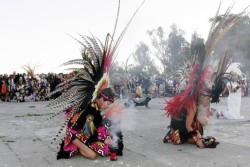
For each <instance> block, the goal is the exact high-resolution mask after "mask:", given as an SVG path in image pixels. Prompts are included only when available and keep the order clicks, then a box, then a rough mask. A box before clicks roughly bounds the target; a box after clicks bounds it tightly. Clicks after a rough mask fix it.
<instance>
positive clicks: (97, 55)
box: [49, 1, 143, 160]
mask: <svg viewBox="0 0 250 167" xmlns="http://www.w3.org/2000/svg"><path fill="white" fill-rule="evenodd" d="M142 4H143V3H142ZM142 4H141V5H142ZM140 7H141V6H140ZM140 7H139V8H140ZM139 8H138V9H137V10H136V11H135V13H134V15H133V16H132V18H131V19H130V21H129V23H128V24H127V26H126V27H125V28H124V30H123V31H122V33H121V34H120V36H119V37H118V39H117V40H116V41H114V35H115V30H116V26H117V22H118V17H119V9H120V1H119V5H118V12H117V18H116V23H115V28H114V32H113V34H112V36H111V35H110V34H108V35H107V37H106V41H105V44H102V43H101V41H100V40H99V39H98V38H96V37H94V36H93V35H92V36H85V35H80V36H81V37H82V39H83V41H84V42H81V41H79V40H77V39H76V40H77V41H78V42H79V43H80V44H81V45H82V46H83V50H82V59H76V60H70V61H68V62H66V63H64V64H63V66H65V65H72V64H75V65H82V66H83V67H82V68H69V69H68V70H72V71H75V73H76V75H75V76H73V77H72V78H70V79H69V81H68V82H67V89H68V90H67V91H66V92H64V93H62V95H61V96H60V97H58V98H57V99H55V100H54V101H53V102H51V103H50V104H49V106H50V107H64V108H65V110H66V111H67V120H66V122H65V125H66V136H65V138H64V140H63V142H62V143H61V148H60V151H59V152H58V155H57V159H61V158H69V157H71V156H72V155H73V154H74V153H80V154H81V155H83V156H84V157H86V158H89V159H95V158H96V157H97V155H98V154H99V155H101V156H105V155H108V154H110V155H111V157H110V159H111V160H116V154H114V153H113V152H112V153H111V150H110V149H111V148H112V147H111V146H112V144H111V143H112V142H113V143H114V142H115V141H114V139H113V137H114V136H112V134H116V133H112V130H111V129H109V123H110V122H108V123H107V122H105V123H104V122H103V118H104V116H105V118H110V119H116V118H117V117H111V116H108V115H109V114H111V113H119V111H120V110H121V108H120V107H119V106H118V105H115V104H114V105H113V103H114V101H115V93H114V91H113V89H112V88H110V87H108V86H109V72H110V70H111V69H112V64H113V62H114V59H115V57H116V49H117V47H118V45H119V43H120V41H121V40H122V37H123V36H124V34H125V32H126V30H127V28H128V25H129V24H130V23H131V21H132V19H133V17H134V16H135V14H136V13H137V12H138V10H139ZM64 87H65V85H64V84H62V85H59V87H58V89H57V90H56V91H54V92H52V94H53V93H56V92H58V91H61V90H63V88H64ZM106 110H109V112H107V111H106ZM108 113H109V114H108ZM103 115H104V116H103ZM112 115H113V114H112ZM114 115H115V114H114ZM118 115H120V114H118ZM117 119H120V117H118V118H117ZM63 128H64V126H63V127H62V128H61V130H62V129H63ZM59 133H61V131H59ZM119 134H120V133H119ZM119 137H120V140H118V142H122V134H120V136H119ZM112 139H113V141H112ZM54 140H56V138H54ZM118 145H119V144H118ZM119 146H122V147H123V144H122V143H121V144H120V145H119ZM116 149H117V148H116ZM119 149H120V150H121V149H122V148H118V150H119ZM120 155H122V153H121V152H120Z"/></svg>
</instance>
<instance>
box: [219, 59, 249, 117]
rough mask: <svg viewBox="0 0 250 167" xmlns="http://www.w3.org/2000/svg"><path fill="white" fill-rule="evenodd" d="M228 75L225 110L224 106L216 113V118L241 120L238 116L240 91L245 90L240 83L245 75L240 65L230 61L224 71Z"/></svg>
mask: <svg viewBox="0 0 250 167" xmlns="http://www.w3.org/2000/svg"><path fill="white" fill-rule="evenodd" d="M226 72H227V74H230V76H231V77H230V82H227V90H228V93H229V95H228V98H227V109H224V106H223V107H221V108H220V109H219V110H218V112H217V118H219V117H220V116H223V117H225V118H227V119H243V118H244V117H243V116H241V115H240V108H241V96H242V89H245V85H244V84H243V82H240V81H241V79H242V78H243V77H244V76H245V74H244V73H243V72H242V71H241V68H240V64H239V63H237V62H235V60H234V61H232V62H230V63H229V65H228V68H227V70H226Z"/></svg>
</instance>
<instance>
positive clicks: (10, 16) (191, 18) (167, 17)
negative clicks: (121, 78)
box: [0, 0, 250, 74]
mask: <svg viewBox="0 0 250 167" xmlns="http://www.w3.org/2000/svg"><path fill="white" fill-rule="evenodd" d="M141 2H142V0H121V8H120V17H119V22H118V28H117V34H119V33H120V32H121V31H122V29H123V28H124V27H125V25H126V24H127V23H128V21H129V19H130V18H131V16H132V15H133V13H134V11H135V10H136V8H137V7H138V6H139V5H140V4H141ZM219 2H220V1H219V0H174V1H173V0H146V2H145V3H144V5H143V6H142V8H141V9H140V11H139V13H138V14H137V15H136V17H135V18H134V20H133V21H132V23H131V25H130V26H129V29H128V31H127V33H126V35H125V37H124V38H123V41H122V42H121V44H120V47H119V50H118V51H119V53H118V57H117V59H118V60H119V61H120V62H122V61H124V60H126V57H128V56H129V55H130V54H132V53H133V52H134V51H135V48H136V46H137V45H138V44H139V42H140V41H145V42H146V41H147V40H148V36H147V34H146V31H147V30H152V29H156V28H157V27H159V26H162V27H163V28H164V30H165V31H166V32H168V31H169V27H170V26H171V24H173V23H175V24H176V25H177V26H178V27H179V28H181V29H183V30H184V31H185V32H186V33H187V34H186V39H187V40H189V41H190V38H191V34H192V33H193V32H194V31H197V32H198V33H199V34H201V36H202V37H203V38H204V39H206V38H207V34H208V31H209V28H210V24H209V22H208V19H209V18H211V17H213V16H214V15H215V12H216V10H217V8H218V6H219ZM232 2H233V1H231V0H224V1H222V8H221V12H220V13H224V12H225V10H226V8H227V7H228V6H229V5H231V4H232ZM117 4H118V0H0V20H1V23H0V56H1V59H0V74H4V73H7V74H11V73H12V72H13V71H16V72H24V71H23V70H22V68H21V67H22V65H27V64H30V65H31V66H37V69H36V71H35V72H36V73H48V72H61V70H62V68H58V66H59V65H60V64H61V63H63V62H65V61H67V60H70V59H73V58H81V55H80V49H81V46H80V45H79V44H78V43H77V42H76V41H75V40H73V39H72V38H71V37H70V36H73V37H76V38H78V39H80V38H79V36H78V35H77V34H78V33H79V34H84V35H90V34H93V35H95V36H97V37H98V38H99V39H100V40H102V41H103V42H104V40H105V37H106V34H107V33H108V32H109V33H112V32H113V27H114V22H115V17H116V12H117ZM249 4H250V2H248V1H247V0H238V1H236V4H235V7H234V10H233V13H239V12H240V11H242V10H243V9H244V8H245V7H247V5H249Z"/></svg>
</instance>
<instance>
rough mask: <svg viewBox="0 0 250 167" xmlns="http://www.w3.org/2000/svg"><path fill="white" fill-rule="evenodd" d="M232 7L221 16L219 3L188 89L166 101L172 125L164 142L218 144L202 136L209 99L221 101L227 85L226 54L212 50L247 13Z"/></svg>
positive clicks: (211, 146) (210, 146)
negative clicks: (238, 12)
mask: <svg viewBox="0 0 250 167" xmlns="http://www.w3.org/2000/svg"><path fill="white" fill-rule="evenodd" d="M232 7H233V5H232V6H230V7H229V8H228V9H227V11H226V13H225V14H224V15H223V16H219V15H218V13H219V9H220V6H219V8H218V11H217V12H216V15H215V17H214V20H213V22H212V25H211V29H210V32H209V36H208V39H207V41H206V44H205V53H204V55H203V56H202V57H199V60H198V61H196V62H195V63H194V65H193V66H192V71H191V73H190V74H189V79H188V84H187V86H186V89H185V91H184V92H182V93H180V94H178V95H176V96H174V97H173V98H172V99H170V101H168V102H167V104H166V107H165V110H166V114H167V116H169V117H171V125H170V126H169V128H170V130H169V131H168V133H167V135H166V136H165V137H164V139H163V142H164V143H166V142H168V141H172V143H173V144H181V143H185V142H189V143H193V144H196V145H197V146H198V147H199V148H204V147H209V148H215V147H216V146H217V144H218V142H216V140H215V138H214V137H210V138H203V137H202V136H203V128H202V127H203V126H204V125H205V124H207V121H208V117H207V116H208V115H209V114H210V107H209V105H210V102H212V103H214V102H215V103H218V102H219V97H220V94H221V93H222V91H223V90H224V88H225V81H224V80H227V78H226V77H225V76H224V73H225V68H224V66H225V61H226V58H227V54H226V53H225V55H223V56H221V55H215V54H214V53H213V52H214V50H215V49H216V46H217V44H218V42H220V40H221V39H222V38H223V37H224V36H225V34H226V33H227V32H228V31H229V30H230V29H231V28H232V27H233V26H234V25H235V24H237V23H238V22H239V21H240V20H241V18H243V17H244V15H245V14H246V13H245V10H244V11H243V12H242V13H240V14H238V15H231V14H230V11H231V9H232ZM201 110H205V111H206V112H207V114H206V115H207V116H206V115H203V116H202V117H200V118H198V115H199V112H201Z"/></svg>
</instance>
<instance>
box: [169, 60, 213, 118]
mask: <svg viewBox="0 0 250 167" xmlns="http://www.w3.org/2000/svg"><path fill="white" fill-rule="evenodd" d="M208 73H209V72H208V68H206V69H204V70H203V71H202V73H201V74H199V65H198V64H195V65H194V67H193V70H192V72H191V73H190V74H189V80H188V85H187V87H186V90H185V92H182V93H180V94H178V95H176V96H174V97H173V98H172V99H170V101H167V104H166V107H165V108H164V109H165V111H166V115H167V116H168V117H169V116H170V117H175V116H178V115H179V114H180V112H181V110H182V109H183V108H186V109H187V111H188V112H190V111H196V108H194V107H196V105H194V102H197V101H198V98H199V97H200V95H201V88H202V86H203V87H204V88H206V84H205V77H206V76H207V75H208ZM204 88H203V89H204Z"/></svg>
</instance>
